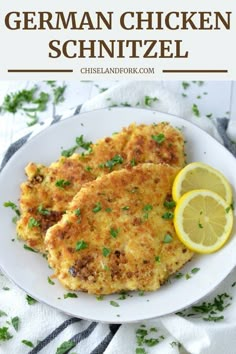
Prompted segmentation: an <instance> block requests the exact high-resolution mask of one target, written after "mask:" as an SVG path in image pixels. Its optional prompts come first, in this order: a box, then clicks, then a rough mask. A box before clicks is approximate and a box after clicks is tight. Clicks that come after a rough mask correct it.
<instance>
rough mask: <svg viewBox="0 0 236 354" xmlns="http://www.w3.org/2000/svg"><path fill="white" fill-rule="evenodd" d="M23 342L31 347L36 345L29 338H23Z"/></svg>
mask: <svg viewBox="0 0 236 354" xmlns="http://www.w3.org/2000/svg"><path fill="white" fill-rule="evenodd" d="M21 343H23V344H24V345H27V347H30V348H33V347H34V345H33V343H32V342H31V341H29V340H27V339H23V340H22V341H21Z"/></svg>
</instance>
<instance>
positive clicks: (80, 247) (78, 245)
mask: <svg viewBox="0 0 236 354" xmlns="http://www.w3.org/2000/svg"><path fill="white" fill-rule="evenodd" d="M85 248H88V244H87V242H85V241H84V240H80V241H78V242H77V243H76V246H75V250H76V251H81V250H84V249H85Z"/></svg>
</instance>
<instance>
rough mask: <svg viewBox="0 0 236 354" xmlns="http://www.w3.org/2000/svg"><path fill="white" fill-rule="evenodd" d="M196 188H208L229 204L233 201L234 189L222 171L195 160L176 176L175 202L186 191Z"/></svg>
mask: <svg viewBox="0 0 236 354" xmlns="http://www.w3.org/2000/svg"><path fill="white" fill-rule="evenodd" d="M194 189H208V190H210V191H213V192H215V193H217V194H219V195H220V196H221V197H222V198H223V199H224V200H225V201H226V202H227V203H228V206H229V205H230V204H231V203H232V189H231V186H230V184H229V182H228V181H227V179H226V178H225V177H224V176H223V175H222V173H221V172H219V171H217V170H215V169H214V168H212V167H211V166H208V165H206V164H204V163H202V162H193V163H190V164H189V165H187V166H186V167H184V168H183V169H182V170H181V171H180V172H179V173H178V175H177V176H176V178H175V180H174V183H173V188H172V195H173V199H174V201H175V202H177V201H178V200H179V198H180V197H181V196H182V195H183V194H184V193H186V192H189V191H191V190H194Z"/></svg>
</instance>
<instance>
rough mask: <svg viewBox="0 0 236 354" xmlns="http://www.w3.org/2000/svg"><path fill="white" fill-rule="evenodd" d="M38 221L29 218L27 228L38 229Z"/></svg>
mask: <svg viewBox="0 0 236 354" xmlns="http://www.w3.org/2000/svg"><path fill="white" fill-rule="evenodd" d="M39 226H40V221H38V220H36V219H35V218H34V217H33V216H31V217H30V218H29V221H28V227H29V228H30V229H32V228H33V227H39Z"/></svg>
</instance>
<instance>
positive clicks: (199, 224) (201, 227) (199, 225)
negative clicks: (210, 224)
mask: <svg viewBox="0 0 236 354" xmlns="http://www.w3.org/2000/svg"><path fill="white" fill-rule="evenodd" d="M198 227H199V229H203V225H202V224H201V223H200V221H199V222H198Z"/></svg>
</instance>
